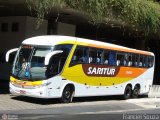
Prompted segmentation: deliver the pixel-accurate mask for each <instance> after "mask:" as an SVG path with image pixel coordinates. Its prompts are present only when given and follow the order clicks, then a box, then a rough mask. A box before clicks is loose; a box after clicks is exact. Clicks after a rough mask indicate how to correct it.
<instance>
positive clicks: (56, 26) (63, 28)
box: [48, 22, 76, 36]
mask: <svg viewBox="0 0 160 120" xmlns="http://www.w3.org/2000/svg"><path fill="white" fill-rule="evenodd" d="M75 33H76V26H75V25H71V24H67V23H61V22H54V23H52V22H51V23H50V22H49V25H48V34H49V35H66V36H75Z"/></svg>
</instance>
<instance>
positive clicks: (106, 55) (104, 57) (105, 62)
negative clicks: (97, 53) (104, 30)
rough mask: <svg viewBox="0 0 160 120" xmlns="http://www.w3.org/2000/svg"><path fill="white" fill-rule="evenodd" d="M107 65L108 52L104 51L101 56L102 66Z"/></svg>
mask: <svg viewBox="0 0 160 120" xmlns="http://www.w3.org/2000/svg"><path fill="white" fill-rule="evenodd" d="M108 63H109V51H107V50H105V51H104V55H103V64H108Z"/></svg>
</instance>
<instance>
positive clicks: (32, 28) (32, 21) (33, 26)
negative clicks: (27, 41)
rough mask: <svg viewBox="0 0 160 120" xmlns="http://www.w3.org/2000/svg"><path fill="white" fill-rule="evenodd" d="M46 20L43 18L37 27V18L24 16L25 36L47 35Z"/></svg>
mask: <svg viewBox="0 0 160 120" xmlns="http://www.w3.org/2000/svg"><path fill="white" fill-rule="evenodd" d="M47 26H48V21H47V20H44V21H43V22H42V23H41V24H40V26H39V27H38V28H37V19H36V18H33V17H28V16H27V17H26V28H25V38H29V37H33V36H38V35H47Z"/></svg>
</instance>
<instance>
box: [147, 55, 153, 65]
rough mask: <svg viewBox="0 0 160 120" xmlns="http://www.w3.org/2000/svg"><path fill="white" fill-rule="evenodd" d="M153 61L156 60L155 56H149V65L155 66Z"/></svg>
mask: <svg viewBox="0 0 160 120" xmlns="http://www.w3.org/2000/svg"><path fill="white" fill-rule="evenodd" d="M153 61H154V57H152V56H148V67H152V66H153Z"/></svg>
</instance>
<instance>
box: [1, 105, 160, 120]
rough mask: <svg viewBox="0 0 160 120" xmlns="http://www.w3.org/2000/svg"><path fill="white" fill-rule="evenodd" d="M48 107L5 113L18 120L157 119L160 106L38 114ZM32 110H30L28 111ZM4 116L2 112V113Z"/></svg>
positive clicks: (159, 116)
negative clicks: (155, 107) (24, 112)
mask: <svg viewBox="0 0 160 120" xmlns="http://www.w3.org/2000/svg"><path fill="white" fill-rule="evenodd" d="M49 110H50V109H43V110H36V111H37V113H36V112H35V111H33V113H34V114H7V115H8V118H10V119H18V120H159V119H160V108H157V109H147V110H128V111H123V110H122V111H115V112H114V111H112V112H108V111H99V112H98V111H95V112H82V113H75V112H70V113H67V114H64V113H61V114H55V113H53V114H51V112H49V113H48V114H39V111H44V113H46V112H45V111H49ZM31 112H32V110H30V113H31ZM3 116H4V114H3Z"/></svg>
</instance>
